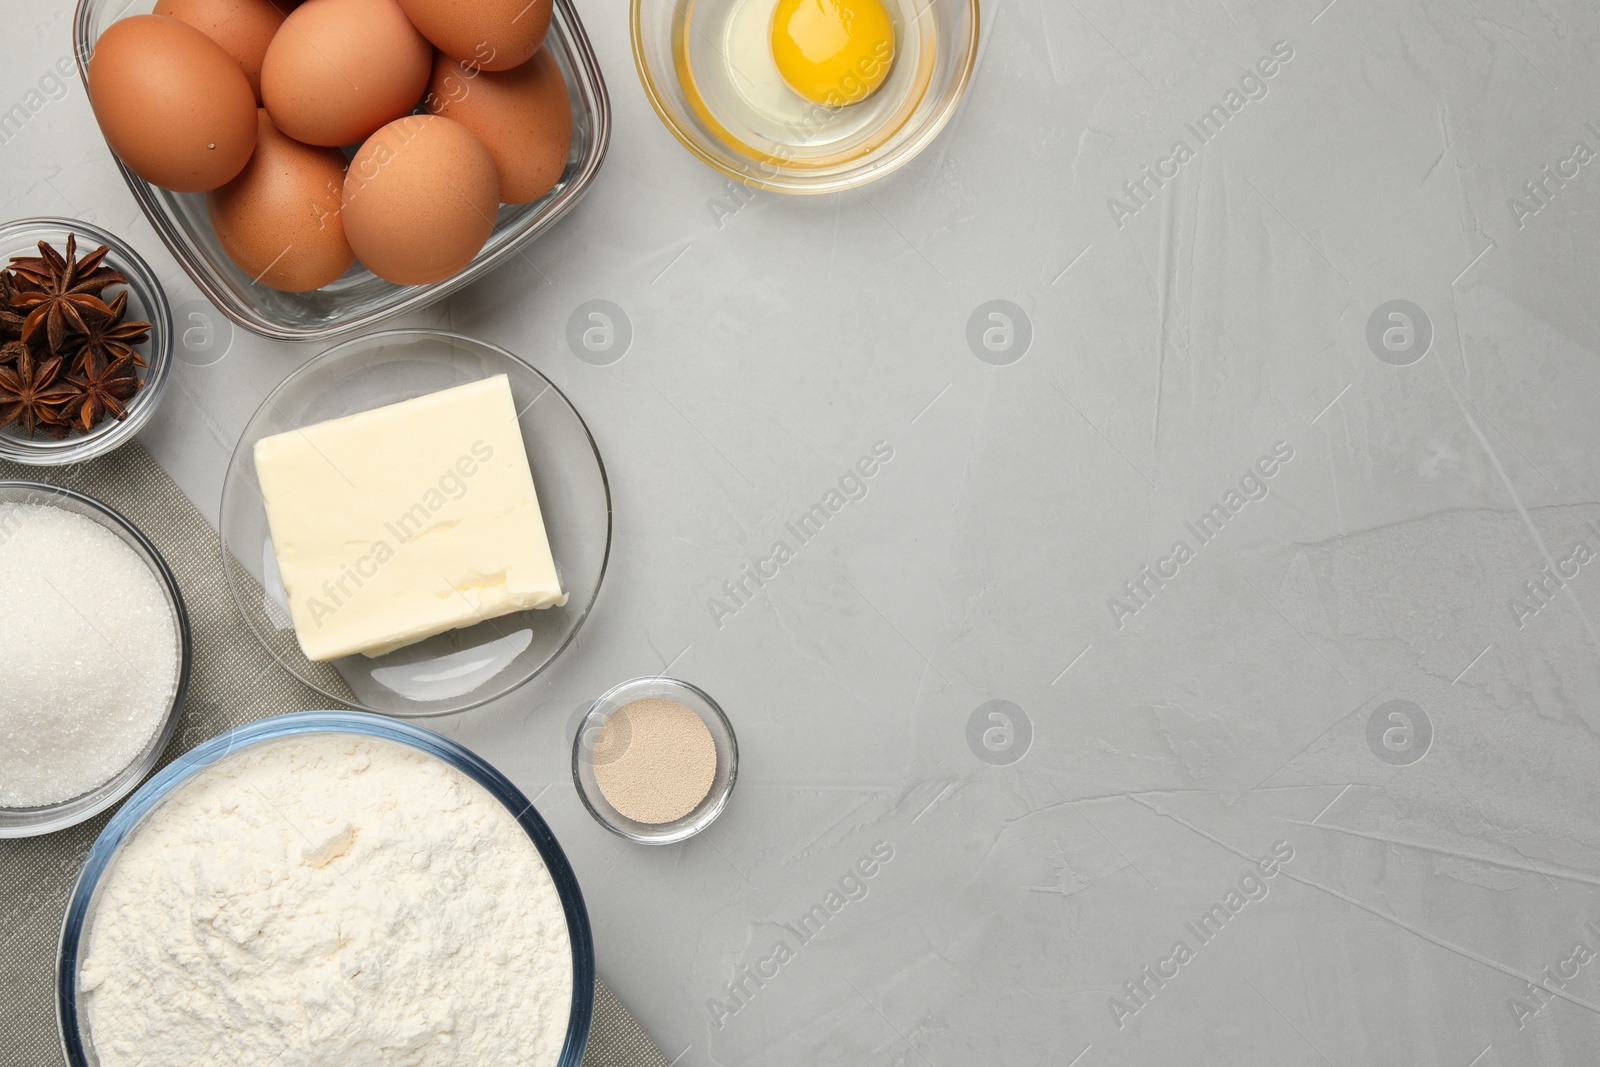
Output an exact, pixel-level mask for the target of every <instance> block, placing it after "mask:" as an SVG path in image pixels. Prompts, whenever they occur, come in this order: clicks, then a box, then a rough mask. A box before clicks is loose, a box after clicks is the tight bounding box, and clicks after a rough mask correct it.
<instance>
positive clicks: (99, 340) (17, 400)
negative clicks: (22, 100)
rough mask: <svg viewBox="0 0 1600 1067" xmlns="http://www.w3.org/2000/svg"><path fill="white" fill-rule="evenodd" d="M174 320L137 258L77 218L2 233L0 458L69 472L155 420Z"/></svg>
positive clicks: (28, 222) (29, 222)
mask: <svg viewBox="0 0 1600 1067" xmlns="http://www.w3.org/2000/svg"><path fill="white" fill-rule="evenodd" d="M171 358H172V311H171V309H170V308H169V307H168V305H167V298H166V294H165V293H164V292H163V291H162V289H161V285H160V283H159V282H157V281H156V277H155V275H154V274H152V273H151V271H150V268H149V266H148V265H146V264H145V262H144V260H143V259H141V258H139V255H138V253H136V252H134V251H133V249H132V248H129V247H128V245H127V244H125V243H124V242H122V241H121V240H119V239H118V238H116V237H113V236H112V235H111V234H109V233H106V232H105V231H104V230H101V229H99V228H98V227H95V226H91V225H89V224H88V223H85V222H79V221H77V220H74V219H22V220H20V221H17V222H10V223H6V224H5V225H3V226H0V459H9V460H13V461H15V462H17V463H26V464H29V465H33V466H61V465H64V464H68V463H79V462H82V461H83V460H86V459H91V458H93V457H95V456H99V455H102V454H104V453H106V452H109V451H111V450H112V449H114V448H116V447H117V446H118V445H121V444H123V443H124V442H126V441H128V440H129V439H131V438H132V437H133V436H134V435H135V434H136V433H138V432H139V430H140V428H141V427H143V426H144V424H145V423H146V422H147V421H148V420H149V418H150V416H151V414H152V413H154V411H155V409H156V405H157V404H158V403H159V402H160V399H161V393H162V390H163V389H164V388H165V386H166V382H167V374H168V371H169V369H170V366H171Z"/></svg>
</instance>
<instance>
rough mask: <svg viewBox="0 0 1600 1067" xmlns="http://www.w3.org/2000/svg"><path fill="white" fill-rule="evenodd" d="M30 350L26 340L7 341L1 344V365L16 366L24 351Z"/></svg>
mask: <svg viewBox="0 0 1600 1067" xmlns="http://www.w3.org/2000/svg"><path fill="white" fill-rule="evenodd" d="M27 351H29V349H28V342H26V341H7V342H5V343H4V344H0V367H15V366H16V365H17V360H19V359H21V358H22V353H24V352H27Z"/></svg>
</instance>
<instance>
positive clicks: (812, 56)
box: [772, 0, 894, 107]
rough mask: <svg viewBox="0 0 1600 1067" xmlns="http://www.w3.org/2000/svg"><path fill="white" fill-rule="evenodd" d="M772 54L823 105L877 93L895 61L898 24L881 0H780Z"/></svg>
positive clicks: (794, 85) (788, 77) (792, 81)
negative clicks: (896, 26)
mask: <svg viewBox="0 0 1600 1067" xmlns="http://www.w3.org/2000/svg"><path fill="white" fill-rule="evenodd" d="M772 58H773V60H774V61H776V63H777V64H778V73H779V74H781V75H783V80H784V81H785V82H787V83H788V84H789V88H791V89H793V90H794V91H795V92H797V93H799V94H800V95H801V96H803V97H805V98H806V99H807V100H810V101H813V102H814V103H818V104H821V105H823V106H824V107H844V106H845V105H846V104H855V103H859V102H860V101H862V100H865V99H866V98H867V97H869V96H871V95H872V94H873V93H875V92H877V91H878V89H879V87H880V86H882V85H883V83H884V80H885V79H886V78H888V77H889V68H890V67H891V66H892V65H893V64H894V23H893V21H891V20H890V18H889V10H888V8H886V7H884V6H883V0H778V6H777V10H776V11H774V12H773V16H772Z"/></svg>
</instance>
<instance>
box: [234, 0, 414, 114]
mask: <svg viewBox="0 0 1600 1067" xmlns="http://www.w3.org/2000/svg"><path fill="white" fill-rule="evenodd" d="M432 65H433V49H432V48H430V47H429V46H428V42H427V41H426V40H424V39H423V36H422V35H421V34H420V33H418V32H417V31H416V29H415V27H413V26H412V25H411V23H410V22H409V21H408V20H407V19H406V15H405V12H404V11H401V10H400V5H399V4H397V3H395V0H306V2H305V3H304V4H302V5H300V6H299V7H298V8H296V9H295V10H294V11H293V12H292V13H291V14H290V15H289V17H288V18H287V19H285V20H284V23H283V28H282V29H281V30H279V31H278V35H277V36H276V37H274V38H273V39H272V45H271V47H269V48H268V49H267V57H266V60H265V61H264V62H263V63H262V66H261V100H262V103H263V104H265V105H266V108H267V110H268V111H269V112H271V113H272V121H273V123H274V124H275V125H276V126H277V127H278V129H280V130H282V131H283V132H284V133H286V134H288V135H289V136H290V137H293V138H294V139H295V140H297V141H304V142H305V143H306V144H316V145H346V144H357V143H359V142H361V141H364V140H366V139H367V138H368V137H369V136H371V135H372V133H373V132H374V131H375V130H377V129H378V127H379V126H382V125H383V124H384V123H386V122H392V121H393V120H395V119H397V118H399V117H400V116H401V115H404V114H406V113H407V112H409V111H410V110H411V109H412V108H414V107H416V105H417V101H418V100H420V99H421V98H422V90H423V89H424V88H425V87H426V86H427V84H428V73H429V71H430V70H431V69H432Z"/></svg>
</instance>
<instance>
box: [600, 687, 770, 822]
mask: <svg viewBox="0 0 1600 1067" xmlns="http://www.w3.org/2000/svg"><path fill="white" fill-rule="evenodd" d="M661 701H668V702H671V703H672V704H675V705H679V706H680V707H682V708H686V709H687V710H688V711H690V712H692V713H693V714H694V715H695V716H696V717H697V718H698V719H699V720H700V723H701V724H702V725H703V726H704V727H705V730H704V735H708V740H709V743H710V747H711V748H713V749H714V750H715V767H714V769H711V771H710V774H709V775H708V778H709V784H708V788H707V789H706V793H705V795H704V796H703V797H702V798H701V799H700V800H699V801H698V802H697V803H694V804H693V806H692V807H690V808H689V810H688V811H686V812H684V814H682V815H681V816H679V817H677V818H670V819H668V820H667V821H664V822H642V821H640V820H639V819H634V818H630V817H629V816H628V815H627V814H625V813H624V812H623V811H621V810H619V808H618V807H617V805H616V804H613V803H612V801H611V798H609V797H608V796H607V795H606V790H607V788H608V787H607V785H606V783H605V782H604V781H603V780H602V778H603V777H604V776H605V775H606V771H607V768H608V765H609V767H610V768H611V769H614V770H622V763H623V762H624V761H625V760H627V759H628V757H629V755H630V751H629V750H630V749H632V748H634V747H636V746H640V745H646V746H648V745H649V744H651V742H652V740H653V739H651V738H648V737H641V736H639V733H638V732H637V731H636V730H634V729H630V727H629V725H628V723H629V716H627V715H624V716H620V717H619V716H617V712H618V711H620V710H622V709H623V708H626V707H628V706H629V705H635V706H637V705H638V704H639V703H640V702H661ZM614 718H615V719H616V721H617V723H619V724H621V730H620V732H619V731H618V730H616V729H609V730H608V728H607V723H608V722H610V721H611V720H612V719H614ZM691 721H692V720H691ZM697 732H698V731H697ZM652 764H655V768H654V769H655V770H659V769H660V766H659V762H658V760H655V759H651V758H650V757H649V755H648V754H645V759H644V760H643V761H642V766H639V767H636V768H635V769H634V770H633V771H631V772H627V771H624V776H637V775H638V774H639V773H641V772H643V773H649V772H650V770H651V765H652ZM738 779H739V742H738V739H737V738H736V737H735V735H734V732H733V724H732V723H731V722H729V721H728V716H727V715H726V714H724V713H723V711H722V708H721V706H720V705H718V704H717V702H716V701H715V700H713V699H711V696H710V695H709V694H707V693H706V692H705V690H703V689H701V688H700V687H699V686H696V685H691V684H690V683H688V682H685V681H681V680H679V679H677V678H664V677H652V678H635V679H633V680H631V681H627V682H623V683H621V684H620V685H616V686H613V687H612V688H611V689H609V690H607V691H606V692H605V693H603V694H601V696H600V697H599V699H597V700H596V701H595V702H594V703H593V704H592V705H590V707H589V710H588V712H587V713H586V714H585V715H584V717H583V719H582V720H581V721H580V722H579V724H578V729H577V733H576V734H575V735H574V737H573V739H572V780H573V784H574V785H576V786H577V789H578V798H579V799H580V800H582V801H583V806H584V807H585V808H587V809H588V811H589V814H590V815H592V816H594V819H595V821H596V822H598V823H599V824H600V825H601V826H603V827H605V828H606V829H607V830H610V831H611V832H612V833H614V834H616V835H617V836H618V837H625V838H627V839H628V840H629V841H632V842H634V843H636V844H640V845H671V844H676V843H677V842H679V841H686V840H688V839H689V838H691V837H693V836H695V835H696V834H698V833H700V832H701V831H702V830H704V829H706V828H707V827H708V826H710V825H711V824H712V823H713V822H715V821H716V820H717V817H718V816H719V815H721V814H722V812H723V809H724V808H726V807H727V806H728V799H729V798H730V797H731V796H732V795H733V786H734V783H735V782H736V781H738ZM652 784H653V783H651V782H650V781H648V780H636V781H635V782H633V783H632V786H631V788H632V789H633V790H640V789H642V790H652ZM624 788H625V789H626V788H630V787H628V786H624ZM696 792H698V790H696ZM618 802H619V803H622V804H623V806H627V805H626V802H625V801H623V800H622V799H621V798H619V799H618ZM687 806H688V805H685V807H687Z"/></svg>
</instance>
